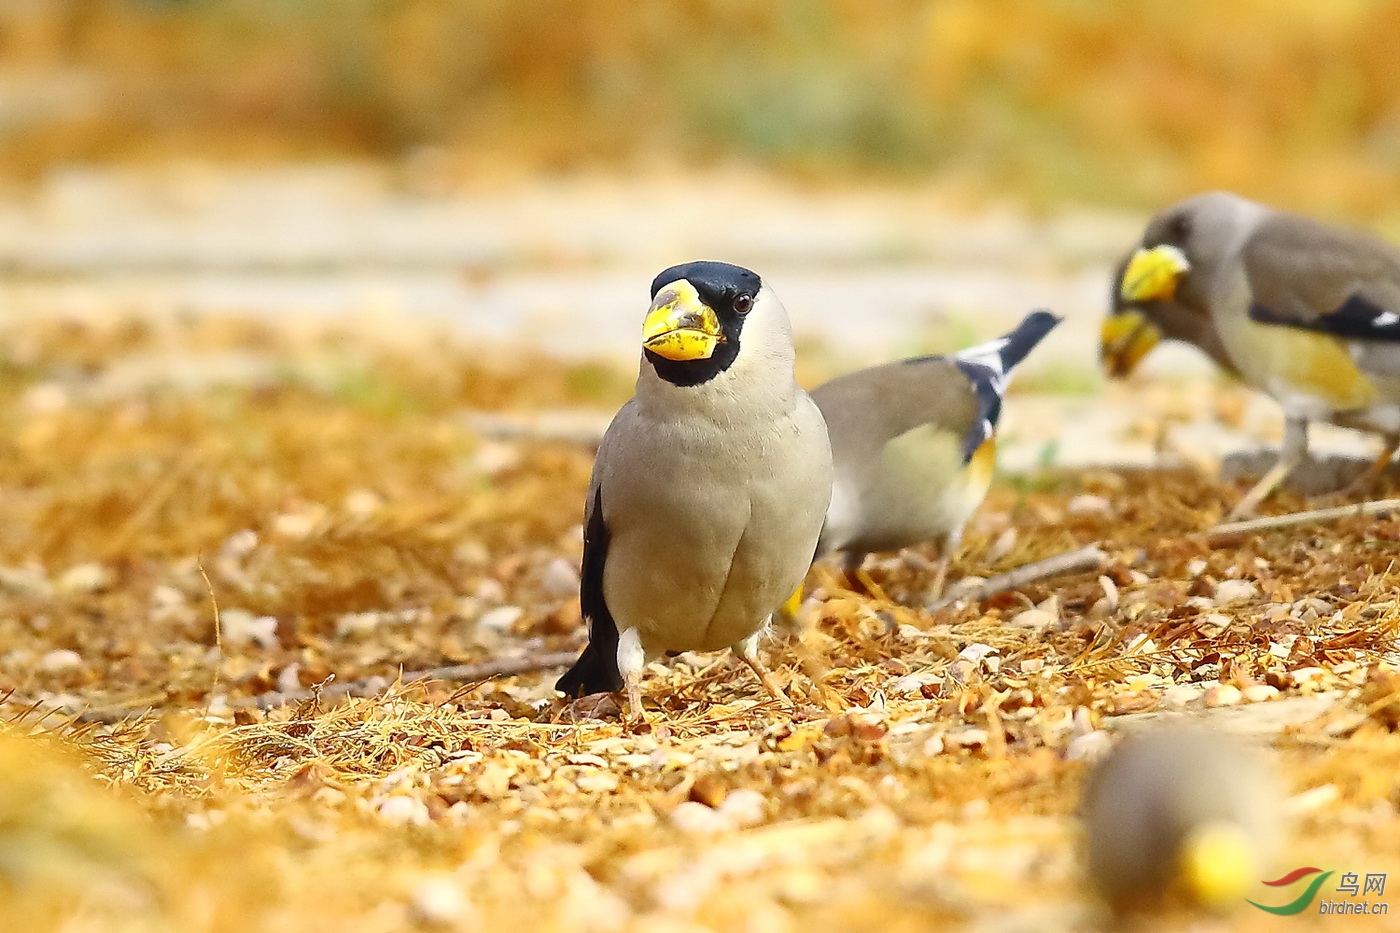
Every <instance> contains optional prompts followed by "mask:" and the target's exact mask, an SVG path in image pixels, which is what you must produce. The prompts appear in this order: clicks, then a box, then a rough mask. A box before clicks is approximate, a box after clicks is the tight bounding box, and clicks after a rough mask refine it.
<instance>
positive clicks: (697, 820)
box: [671, 800, 734, 836]
mask: <svg viewBox="0 0 1400 933" xmlns="http://www.w3.org/2000/svg"><path fill="white" fill-rule="evenodd" d="M671 825H672V826H674V827H676V829H679V830H680V831H681V832H683V833H686V834H687V835H692V836H713V835H716V834H718V833H722V832H725V831H726V830H729V829H733V828H734V821H733V819H732V817H730V816H729V815H728V814H726V813H721V812H720V811H718V810H712V809H710V808H709V807H707V806H705V805H704V804H703V803H696V802H695V801H694V800H686V801H683V802H682V803H679V804H677V805H676V807H675V809H674V810H672V811H671Z"/></svg>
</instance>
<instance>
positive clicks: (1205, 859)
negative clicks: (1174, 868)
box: [1180, 822, 1258, 908]
mask: <svg viewBox="0 0 1400 933" xmlns="http://www.w3.org/2000/svg"><path fill="white" fill-rule="evenodd" d="M1180 867H1181V881H1182V883H1183V884H1184V885H1185V887H1186V891H1187V893H1188V894H1189V895H1190V896H1191V897H1192V899H1193V900H1195V901H1196V902H1197V903H1198V904H1201V905H1203V906H1206V907H1215V908H1220V907H1228V906H1230V905H1231V904H1232V903H1233V902H1235V901H1238V900H1239V899H1240V898H1242V897H1244V893H1245V891H1247V890H1248V889H1249V886H1250V884H1252V883H1253V882H1254V879H1255V877H1256V869H1257V868H1258V865H1257V864H1256V857H1255V853H1254V847H1253V846H1251V845H1250V842H1249V837H1248V835H1246V834H1245V831H1244V830H1243V829H1242V828H1240V827H1239V826H1236V825H1235V824H1233V823H1224V822H1220V823H1207V824H1206V825H1204V826H1199V827H1197V828H1196V829H1194V830H1192V832H1191V834H1190V835H1189V836H1187V837H1186V840H1185V843H1184V844H1183V846H1182V851H1181V866H1180Z"/></svg>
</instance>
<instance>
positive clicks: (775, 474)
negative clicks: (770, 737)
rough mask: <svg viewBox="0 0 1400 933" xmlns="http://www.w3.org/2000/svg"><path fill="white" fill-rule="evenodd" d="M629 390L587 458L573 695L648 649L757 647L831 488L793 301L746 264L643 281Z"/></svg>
mask: <svg viewBox="0 0 1400 933" xmlns="http://www.w3.org/2000/svg"><path fill="white" fill-rule="evenodd" d="M651 294H652V303H651V308H650V309H649V310H648V312H647V315H646V320H645V323H644V325H643V334H642V341H643V342H642V347H643V350H642V362H641V367H640V372H639V374H638V376H637V390H636V395H635V396H634V397H633V398H632V400H631V401H629V402H628V403H627V404H626V405H624V406H623V407H622V410H621V411H619V412H618V413H617V416H616V417H615V418H614V419H613V421H612V424H611V425H610V426H609V427H608V430H607V432H606V433H605V434H604V436H603V440H602V443H601V444H600V446H599V448H598V456H597V459H596V460H595V461H594V465H593V478H592V480H591V482H590V484H589V489H588V501H587V504H586V507H585V518H584V546H583V568H582V573H581V582H580V593H579V596H580V603H581V607H582V610H583V615H584V617H585V618H586V619H587V620H588V629H589V631H588V639H589V640H588V645H587V647H586V648H585V649H584V651H583V654H582V655H581V656H580V657H579V659H578V661H577V662H576V663H575V664H574V666H573V667H572V668H571V669H570V670H569V671H568V672H567V673H566V674H565V675H564V676H563V677H561V678H560V680H559V683H558V684H557V686H558V689H560V690H562V691H563V692H564V693H566V694H568V695H570V696H578V695H581V694H588V693H598V692H604V691H608V692H611V691H617V690H620V689H623V688H626V690H627V696H628V704H629V707H630V713H631V715H632V716H633V717H641V715H642V705H641V692H640V688H639V686H638V684H639V678H640V676H641V673H642V669H643V668H644V667H645V666H646V664H647V662H648V661H649V660H651V659H654V658H656V657H657V656H659V655H660V654H661V653H663V652H666V651H692V650H695V651H711V650H718V649H721V648H733V649H734V652H735V653H736V654H737V655H738V656H739V657H740V658H741V659H742V660H743V661H744V663H746V664H747V665H748V666H749V667H750V668H752V669H753V671H754V673H755V674H756V675H757V676H758V678H759V679H760V680H761V681H762V682H763V685H764V687H765V688H766V689H767V690H768V691H769V693H771V694H772V695H773V696H774V697H775V698H779V697H780V696H781V694H780V691H779V690H778V688H777V686H776V685H775V684H774V683H773V681H772V678H771V677H770V676H769V674H768V673H767V671H765V670H764V668H763V667H762V666H761V665H760V663H759V660H758V655H757V644H758V638H759V635H760V634H761V632H762V631H763V630H764V627H765V624H766V622H767V620H768V618H769V616H770V615H771V614H772V613H773V611H774V610H776V609H777V608H778V607H779V606H780V605H781V604H782V603H783V601H784V599H785V598H786V597H788V596H789V594H791V593H792V592H793V591H794V590H795V589H796V588H797V587H798V585H799V584H800V583H801V582H802V578H803V576H804V575H805V574H806V572H807V568H808V566H809V565H810V564H811V560H812V553H813V550H814V548H815V547H816V543H817V536H818V534H820V532H821V526H822V518H823V516H824V515H825V513H826V507H827V503H828V502H829V501H830V498H831V448H830V446H829V444H828V442H827V434H826V426H825V425H824V423H823V422H822V416H821V413H820V412H819V411H818V410H817V406H816V405H815V404H814V403H813V402H812V399H811V398H810V397H809V396H808V395H807V393H805V392H803V391H802V389H801V388H799V387H798V385H797V382H796V379H795V378H794V375H793V363H794V356H795V354H794V351H793V342H792V331H791V326H790V324H789V323H788V316H787V312H786V311H785V310H783V306H782V304H781V303H780V302H779V301H778V299H777V297H776V296H775V295H774V294H773V292H772V290H771V289H770V288H768V286H767V285H765V284H764V283H763V281H762V280H761V279H760V278H759V277H758V275H756V274H755V273H753V272H750V271H749V270H748V269H743V268H740V267H739V266H732V265H728V264H726V263H720V262H692V263H688V264H686V265H680V266H674V267H672V268H670V269H667V270H666V271H665V272H662V273H661V274H660V275H658V276H657V277H656V279H655V280H654V281H653V282H652V285H651Z"/></svg>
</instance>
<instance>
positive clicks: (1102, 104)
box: [0, 0, 1400, 217]
mask: <svg viewBox="0 0 1400 933" xmlns="http://www.w3.org/2000/svg"><path fill="white" fill-rule="evenodd" d="M425 147H428V148H429V149H430V150H431V151H432V152H434V153H440V154H444V155H445V156H446V157H447V158H448V159H451V160H455V162H456V164H458V165H460V166H461V167H462V168H463V170H464V171H473V170H484V169H488V168H494V169H499V168H502V167H504V168H508V169H514V170H523V171H535V170H546V171H548V170H561V169H565V170H567V169H575V168H597V167H603V168H609V169H622V170H631V169H633V168H635V167H637V166H638V165H650V164H652V163H660V164H664V165H670V164H676V165H679V166H682V167H687V168H690V167H696V166H702V167H703V166H706V165H712V164H715V163H721V162H726V161H732V160H740V161H745V162H757V163H760V164H764V165H767V166H771V167H776V168H778V169H780V170H784V171H792V172H796V173H800V174H804V175H810V176H814V177H818V178H822V177H827V176H835V177H838V178H848V177H850V176H852V175H860V176H862V177H866V176H872V175H874V176H886V175H888V176H894V177H897V178H898V177H915V178H925V177H930V176H939V177H943V178H948V179H950V180H953V181H955V182H956V183H957V184H959V185H960V186H965V187H966V188H967V189H968V190H971V191H974V192H979V191H980V192H986V193H988V194H1000V193H1005V192H1010V193H1013V194H1016V195H1018V196H1021V197H1024V198H1025V199H1027V200H1029V201H1031V202H1050V203H1053V202H1057V201H1061V200H1074V201H1089V202H1099V203H1110V204H1124V205H1129V206H1133V207H1148V206H1152V205H1155V204H1158V203H1161V202H1162V201H1165V200H1168V199H1171V198H1174V197H1177V196H1179V195H1182V194H1185V193H1188V192H1191V191H1195V190H1199V189H1203V188H1209V187H1226V188H1232V189H1235V190H1239V191H1241V192H1243V193H1246V194H1250V195H1254V196H1257V197H1261V198H1264V199H1267V200H1271V201H1274V202H1276V203H1279V204H1282V205H1287V206H1293V207H1297V208H1303V209H1310V210H1317V211H1322V212H1324V213H1335V214H1345V215H1353V216H1362V217H1365V216H1375V215H1378V214H1382V213H1387V212H1389V210H1390V208H1389V205H1391V204H1394V203H1395V198H1396V195H1397V194H1400V171H1398V170H1397V169H1400V2H1396V0H1325V2H1323V0H1229V2H1221V0H1175V2H1170V3H1164V2H1161V0H1113V2H1108V0H774V2H767V3H753V2H749V0H666V2H661V0H657V2H633V0H6V2H5V3H3V5H0V167H4V168H6V169H8V170H9V171H10V172H12V173H29V174H32V173H35V172H40V171H43V170H44V169H45V168H46V167H48V166H50V165H53V164H56V163H59V162H72V161H74V160H79V161H81V160H92V159H112V158H121V159H129V158H143V157H150V156H166V155H170V154H172V153H174V154H180V155H189V154H194V155H197V156H216V157H230V156H232V157H238V158H285V157H305V156H326V155H370V156H387V157H402V156H406V155H411V154H413V153H417V152H421V151H424V149H425Z"/></svg>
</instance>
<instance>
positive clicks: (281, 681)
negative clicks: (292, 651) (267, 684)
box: [277, 661, 301, 693]
mask: <svg viewBox="0 0 1400 933" xmlns="http://www.w3.org/2000/svg"><path fill="white" fill-rule="evenodd" d="M277 689H278V690H280V691H282V692H283V693H295V692H296V691H298V690H300V689H301V665H300V664H298V663H297V662H295V661H293V662H292V663H291V664H288V665H287V666H286V667H284V668H282V670H281V671H280V672H279V673H278V674H277Z"/></svg>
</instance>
